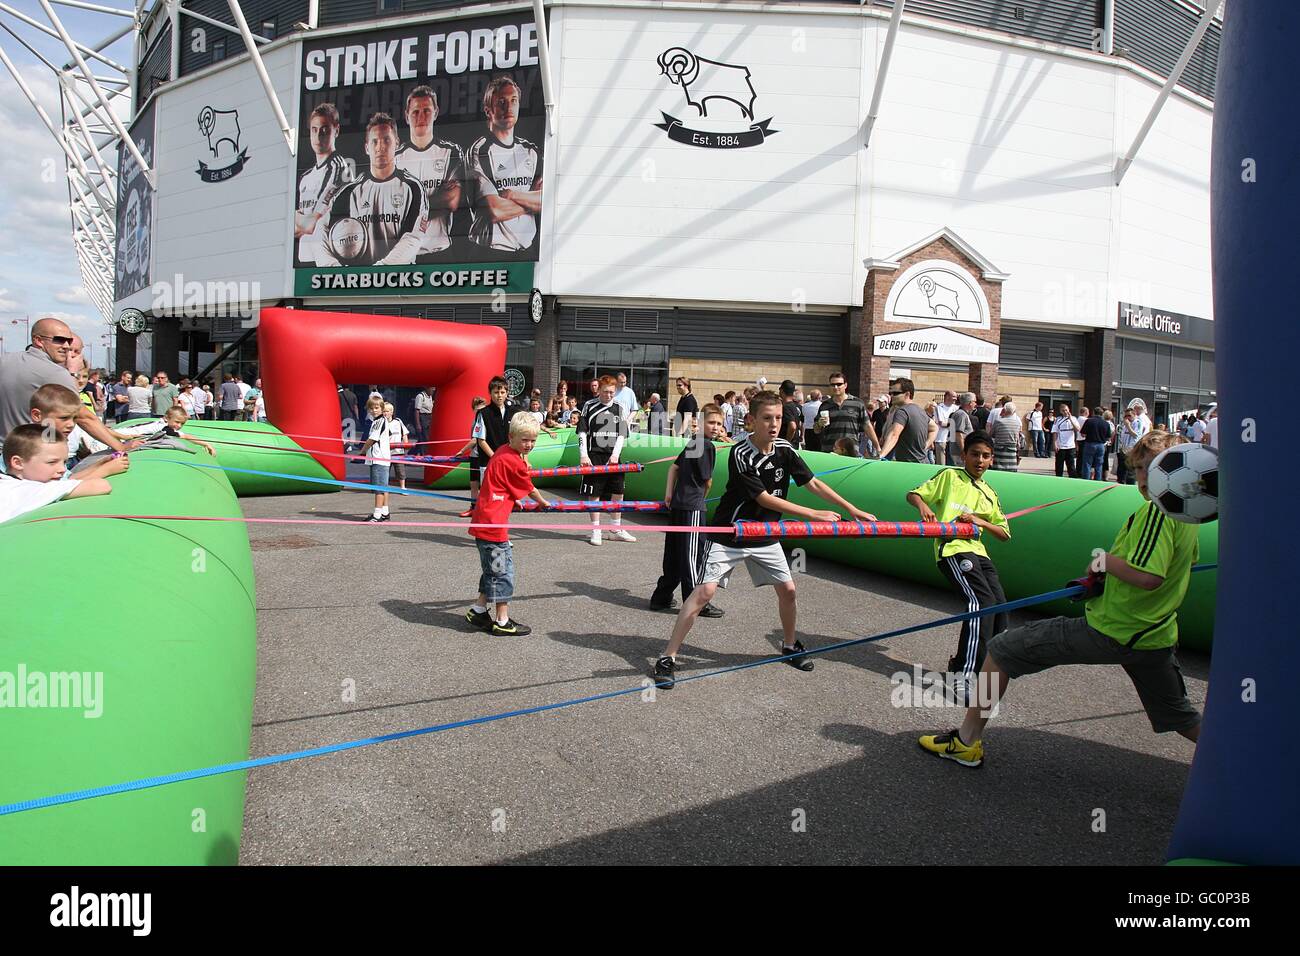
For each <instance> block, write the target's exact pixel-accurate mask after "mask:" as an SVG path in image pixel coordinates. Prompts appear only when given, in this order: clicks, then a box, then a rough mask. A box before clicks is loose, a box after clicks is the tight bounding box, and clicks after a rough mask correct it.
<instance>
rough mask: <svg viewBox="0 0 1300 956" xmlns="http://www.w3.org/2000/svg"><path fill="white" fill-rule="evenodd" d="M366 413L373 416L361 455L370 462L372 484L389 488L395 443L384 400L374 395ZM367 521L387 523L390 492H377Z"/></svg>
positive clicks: (367, 403) (368, 403) (367, 404)
mask: <svg viewBox="0 0 1300 956" xmlns="http://www.w3.org/2000/svg"><path fill="white" fill-rule="evenodd" d="M366 412H367V413H368V414H369V415H370V416H371V421H370V435H369V437H368V438H366V443H365V444H364V445H362V446H361V454H362V455H364V456H365V457H366V458H368V459H369V460H370V484H371V485H373V486H374V487H376V488H387V487H388V469H389V466H390V465H391V464H392V461H393V443H392V437H391V435H390V434H389V430H388V419H386V418H385V417H384V400H383V399H382V398H380V397H379V396H378V395H372V396H371V397H370V400H369V401H368V402H366ZM366 520H367V521H387V520H389V518H388V492H386V491H376V492H375V511H374V514H372V515H371V516H370V517H369V518H367V519H366Z"/></svg>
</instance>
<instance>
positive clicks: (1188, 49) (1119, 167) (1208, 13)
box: [1115, 0, 1223, 186]
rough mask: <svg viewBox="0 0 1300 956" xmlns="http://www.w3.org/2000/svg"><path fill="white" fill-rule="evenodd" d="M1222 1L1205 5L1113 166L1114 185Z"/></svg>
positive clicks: (1134, 153)
mask: <svg viewBox="0 0 1300 956" xmlns="http://www.w3.org/2000/svg"><path fill="white" fill-rule="evenodd" d="M1222 2H1223V0H1210V2H1209V3H1207V4H1206V5H1205V13H1203V14H1202V15H1201V22H1200V23H1198V24H1197V25H1196V29H1195V30H1193V31H1192V36H1191V38H1190V39H1189V40H1188V41H1187V46H1185V47H1183V55H1182V56H1180V57H1179V58H1178V62H1177V63H1175V64H1174V68H1173V70H1171V71H1170V73H1169V79H1167V80H1165V85H1164V86H1163V87H1161V89H1160V93H1159V95H1157V96H1156V101H1155V102H1154V103H1152V104H1151V110H1150V112H1148V113H1147V118H1146V119H1145V120H1143V122H1142V128H1141V129H1139V130H1138V133H1137V136H1135V137H1134V138H1133V145H1132V146H1130V147H1129V148H1128V152H1127V153H1125V154H1124V155H1123V156H1121V157H1120V160H1119V162H1117V163H1116V164H1115V185H1116V186H1118V185H1119V184H1120V182H1121V181H1123V179H1124V174H1125V173H1127V172H1128V168H1129V167H1130V166H1132V165H1133V160H1134V159H1136V158H1137V154H1138V150H1139V149H1141V148H1142V141H1143V140H1145V139H1146V138H1147V133H1149V132H1151V127H1152V126H1154V125H1155V123H1156V117H1157V116H1159V115H1160V110H1161V109H1162V108H1163V107H1164V105H1165V101H1166V100H1168V99H1169V95H1170V94H1171V93H1173V91H1174V87H1175V86H1176V85H1177V84H1178V81H1179V80H1181V79H1182V78H1183V71H1184V70H1186V69H1187V64H1188V63H1189V62H1190V61H1191V59H1192V54H1193V53H1195V52H1196V48H1197V47H1198V46H1200V44H1201V39H1202V37H1204V36H1205V31H1206V30H1208V29H1210V24H1211V23H1213V22H1214V17H1215V14H1217V13H1218V12H1219V7H1220V5H1221V4H1222Z"/></svg>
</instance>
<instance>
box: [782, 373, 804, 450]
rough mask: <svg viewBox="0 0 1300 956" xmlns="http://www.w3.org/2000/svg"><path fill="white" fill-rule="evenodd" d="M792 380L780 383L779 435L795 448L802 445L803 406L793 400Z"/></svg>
mask: <svg viewBox="0 0 1300 956" xmlns="http://www.w3.org/2000/svg"><path fill="white" fill-rule="evenodd" d="M794 391H795V389H794V382H793V380H791V379H788V378H787V379H786V380H785V381H784V382H782V383H781V437H782V438H784V439H785V440H786V441H788V442H789V443H790V444H791V445H794V447H795V448H802V447H803V406H802V405H800V404H799V403H798V402H796V401H795V400H794Z"/></svg>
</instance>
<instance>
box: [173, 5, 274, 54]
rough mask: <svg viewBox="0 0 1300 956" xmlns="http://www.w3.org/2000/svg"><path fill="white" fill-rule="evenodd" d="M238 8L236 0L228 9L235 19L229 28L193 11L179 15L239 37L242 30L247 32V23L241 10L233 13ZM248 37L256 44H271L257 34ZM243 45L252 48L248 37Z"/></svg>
mask: <svg viewBox="0 0 1300 956" xmlns="http://www.w3.org/2000/svg"><path fill="white" fill-rule="evenodd" d="M176 6H178V7H179V6H180V3H179V2H178V3H177V4H176ZM238 8H239V4H238V0H236V2H234V3H232V4H231V8H230V12H231V13H232V14H233V15H234V17H235V25H234V26H231V25H230V24H229V23H222V22H221V21H220V20H214V19H212V17H205V16H204V15H203V14H201V13H195V12H194V11H193V10H182V11H181V13H182V14H183V15H185V16H187V17H190V18H191V19H194V20H200V21H202V22H203V23H207V24H210V25H212V26H214V27H220V28H221V29H223V30H226V31H227V32H229V33H237V34H239V35H240V36H243V35H244V30H247V29H248V22H247V21H246V20H244V11H243V10H240V11H239V12H238V13H235V10H236V9H238ZM240 22H243V24H244V30H241V29H240V28H239V24H240ZM249 36H251V37H252V38H253V39H254V40H256V41H257V42H258V43H270V42H271V40H270V38H269V37H264V36H258V35H257V34H255V33H252V32H251V31H250V32H249ZM244 43H245V44H246V45H247V46H248V47H250V48H251V47H252V46H253V44H252V43H250V42H249V40H248V37H244Z"/></svg>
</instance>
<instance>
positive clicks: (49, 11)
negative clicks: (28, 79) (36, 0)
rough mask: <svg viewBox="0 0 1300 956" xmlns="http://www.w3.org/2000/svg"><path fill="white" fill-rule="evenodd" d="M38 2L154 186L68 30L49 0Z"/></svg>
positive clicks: (151, 176) (154, 182) (156, 183)
mask: <svg viewBox="0 0 1300 956" xmlns="http://www.w3.org/2000/svg"><path fill="white" fill-rule="evenodd" d="M40 4H41V9H42V10H44V11H45V15H46V16H47V17H49V18H50V23H52V24H54V29H56V30H58V31H59V38H60V39H62V40H63V45H64V46H66V47H67V48H68V52H69V53H71V54H72V58H73V59H74V60H76V61H77V66H78V67H80V69H81V75H82V76H84V77H85V78H86V82H88V83H89V84H90V88H91V89H92V90H94V91H95V95H96V96H97V97H99V102H100V103H102V104H103V105H104V107H105V108H106V109H107V110H108V118H109V120H111V123H110V124H109V125H111V126H112V127H113V128H114V129H116V130H117V134H118V135H119V136H121V137H122V145H123V146H125V147H126V148H127V150H129V151H130V153H131V155H132V156H133V157H134V158H135V161H136V162H137V163H139V165H140V171H141V172H142V173H144V176H145V178H146V179H147V180H148V181H149V185H150V186H153V187H155V188H156V187H157V185H158V182H157V179H156V177H155V176H154V174H153V170H152V169H151V168H150V167H149V164H148V163H147V162H146V161H145V158H144V156H142V155H141V154H140V148H139V147H138V146H136V145H135V140H133V139H132V138H131V136H130V135H129V134H128V133H127V131H126V127H125V126H123V125H122V121H121V120H120V119H118V116H117V114H116V113H115V112H113V110H112V109H111V108H109V107H108V97H106V96H105V95H104V91H103V89H101V88H100V85H99V84H98V83H97V82H96V81H95V77H94V76H92V75H91V72H90V68H89V67H88V66H86V61H85V59H83V58H82V56H81V53H80V51H79V50H78V49H77V45H76V44H75V43H73V41H72V37H70V36H68V31H67V30H66V29H64V27H63V21H62V20H60V19H59V15H58V14H57V13H55V12H54V8H53V7H51V6H50V0H40Z"/></svg>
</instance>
